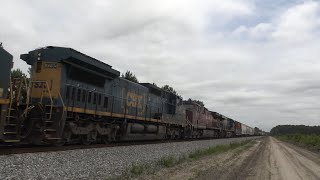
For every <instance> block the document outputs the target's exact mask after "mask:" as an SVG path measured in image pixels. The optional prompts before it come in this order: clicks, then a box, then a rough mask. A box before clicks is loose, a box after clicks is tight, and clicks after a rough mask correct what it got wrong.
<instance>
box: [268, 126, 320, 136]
mask: <svg viewBox="0 0 320 180" xmlns="http://www.w3.org/2000/svg"><path fill="white" fill-rule="evenodd" d="M270 134H271V135H290V134H306V135H308V134H317V135H320V126H305V125H278V126H276V127H274V128H272V129H271V131H270Z"/></svg>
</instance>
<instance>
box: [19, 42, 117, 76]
mask: <svg viewBox="0 0 320 180" xmlns="http://www.w3.org/2000/svg"><path fill="white" fill-rule="evenodd" d="M20 58H21V59H22V60H24V61H26V62H27V63H28V64H29V65H32V64H34V63H35V62H36V61H37V60H38V58H41V59H43V60H46V61H53V62H61V61H62V62H66V63H70V64H73V65H76V66H81V67H82V68H88V69H91V70H94V71H98V72H101V73H103V74H106V75H107V76H111V77H119V76H120V72H119V71H117V70H115V69H113V68H112V66H110V65H109V64H106V63H104V62H102V61H99V60H98V59H95V58H93V57H90V56H88V55H86V54H83V53H81V52H79V51H76V50H74V49H72V48H66V47H57V46H47V47H43V48H39V49H36V50H33V51H30V52H29V53H28V54H21V55H20Z"/></svg>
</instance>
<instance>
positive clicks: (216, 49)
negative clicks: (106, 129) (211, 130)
mask: <svg viewBox="0 0 320 180" xmlns="http://www.w3.org/2000/svg"><path fill="white" fill-rule="evenodd" d="M319 6H320V4H319V2H317V1H302V0H292V1H272V0H267V1H257V0H239V1H231V0H225V1H218V0H204V1H201V2H199V1H195V0H191V1H182V0H162V1H147V0H138V1H128V0H117V1H99V0H94V1H87V2H81V3H79V2H78V1H75V0H71V1H53V0H52V1H41V2H39V1H30V2H29V1H28V2H23V1H18V0H12V1H10V2H9V1H8V2H4V3H2V5H1V7H0V12H1V16H0V26H1V32H0V41H3V42H4V46H5V48H6V49H7V50H8V51H10V52H12V54H13V55H14V56H15V67H16V68H22V69H23V70H24V71H26V70H27V66H26V64H25V63H24V62H23V61H21V60H19V59H18V58H19V54H21V53H25V52H28V51H29V50H32V49H35V48H38V47H41V46H47V45H57V46H66V47H72V48H74V49H77V50H79V51H81V52H83V53H85V54H88V55H90V56H93V57H95V58H97V59H100V60H102V61H104V62H105V63H108V64H110V65H112V66H113V67H114V68H116V69H118V70H120V71H122V72H124V71H125V70H128V69H129V70H131V71H132V72H134V73H135V74H136V75H137V77H138V79H139V80H140V81H142V82H151V83H152V82H155V83H156V84H158V85H160V86H162V85H165V84H169V85H172V86H173V87H174V88H175V89H176V90H177V91H178V93H179V94H181V95H182V96H183V97H184V98H185V99H187V98H189V97H190V98H193V99H200V100H202V101H204V102H205V104H206V106H207V107H209V109H212V110H214V111H218V112H221V113H222V114H225V115H227V116H230V117H232V118H234V119H237V120H239V121H241V122H244V123H246V124H248V125H250V126H259V127H261V128H263V129H265V130H269V129H270V128H272V127H273V126H275V125H277V124H279V123H280V124H290V123H292V124H299V123H300V124H310V125H315V124H317V125H319V116H320V113H319V112H318V110H317V108H316V107H319V105H320V104H319V103H318V102H317V100H316V99H317V97H319V95H320V92H319V86H318V85H317V84H319V80H320V79H319V78H318V77H320V73H319V72H320V62H319V60H318V59H319V57H320V52H319V47H320V43H319V42H320V41H319V40H320V38H319V37H320V36H319V26H320V14H319V12H320V11H319ZM13 12H14V13H13Z"/></svg>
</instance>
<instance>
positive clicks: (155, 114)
mask: <svg viewBox="0 0 320 180" xmlns="http://www.w3.org/2000/svg"><path fill="white" fill-rule="evenodd" d="M0 55H1V56H0V57H1V65H2V66H1V67H0V68H1V69H0V70H1V73H2V74H1V75H2V76H1V78H3V79H1V84H0V85H1V87H0V95H1V99H0V104H1V110H2V111H1V121H0V122H1V123H0V141H2V142H5V143H13V142H16V143H18V142H20V143H21V142H22V143H32V144H55V145H63V144H65V143H69V144H70V143H82V144H90V143H93V142H94V143H97V142H103V143H109V142H113V141H128V140H155V139H169V138H170V139H178V138H204V137H233V136H236V135H240V134H239V132H238V131H239V123H238V122H237V121H235V120H233V119H230V118H228V117H225V116H223V115H221V114H219V113H217V112H212V111H209V110H208V109H207V108H205V107H204V106H201V105H199V104H197V103H195V102H193V101H189V102H186V101H183V100H182V98H181V97H179V96H177V95H175V94H173V93H171V92H168V91H165V90H163V89H161V88H158V87H157V86H154V85H152V84H149V83H140V84H139V83H134V82H131V81H128V80H126V79H124V78H121V77H119V76H120V72H119V71H117V70H115V69H113V68H112V66H110V65H108V64H105V63H103V62H101V61H99V60H97V59H95V58H92V57H90V56H87V55H85V54H83V53H80V52H78V51H76V50H74V49H71V48H63V47H53V46H48V47H45V48H40V49H36V50H33V51H30V52H28V53H27V54H22V55H21V56H20V58H21V59H22V60H24V61H25V62H26V63H27V64H29V65H31V67H32V68H31V78H30V79H29V80H21V79H17V80H12V79H11V81H10V82H11V83H9V78H10V69H11V66H12V56H11V55H10V54H9V53H7V52H6V51H5V50H3V49H2V48H0ZM27 81H28V82H27ZM241 128H242V131H241V133H242V135H244V134H245V135H251V131H250V130H249V131H248V132H247V131H246V130H247V129H250V128H249V127H248V126H243V127H242V126H241ZM251 129H252V128H251ZM252 132H253V131H252ZM252 134H253V133H252Z"/></svg>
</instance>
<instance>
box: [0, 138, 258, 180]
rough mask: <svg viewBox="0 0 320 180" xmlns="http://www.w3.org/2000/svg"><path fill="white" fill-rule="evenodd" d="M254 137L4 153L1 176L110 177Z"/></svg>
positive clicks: (11, 177)
mask: <svg viewBox="0 0 320 180" xmlns="http://www.w3.org/2000/svg"><path fill="white" fill-rule="evenodd" d="M252 138H256V137H246V138H229V139H212V140H200V141H188V142H174V143H160V144H147V145H133V146H119V147H107V148H96V149H80V150H69V151H59V152H42V153H27V154H13V155H2V156H0V179H109V178H113V177H117V176H119V175H121V174H122V173H123V172H124V171H125V170H126V169H127V168H129V167H130V166H132V164H143V163H152V162H156V161H157V160H159V159H161V158H163V157H167V156H175V157H179V156H182V155H185V154H189V153H191V152H194V151H196V150H199V149H205V148H208V147H214V146H216V145H221V144H229V143H232V142H241V141H244V140H247V139H252Z"/></svg>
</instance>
